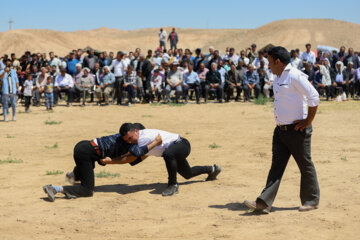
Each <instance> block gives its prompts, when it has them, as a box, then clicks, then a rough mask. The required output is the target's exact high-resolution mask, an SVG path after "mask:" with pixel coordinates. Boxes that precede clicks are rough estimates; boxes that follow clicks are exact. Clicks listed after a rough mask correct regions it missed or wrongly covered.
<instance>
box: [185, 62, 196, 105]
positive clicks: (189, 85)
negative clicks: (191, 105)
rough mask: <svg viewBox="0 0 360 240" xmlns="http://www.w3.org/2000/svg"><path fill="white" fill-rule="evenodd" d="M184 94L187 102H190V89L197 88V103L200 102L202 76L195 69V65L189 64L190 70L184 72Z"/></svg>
mask: <svg viewBox="0 0 360 240" xmlns="http://www.w3.org/2000/svg"><path fill="white" fill-rule="evenodd" d="M183 87H184V96H185V102H186V103H187V102H188V97H189V96H188V92H189V90H190V89H194V90H195V96H196V103H197V104H200V78H199V75H198V74H197V73H196V72H194V71H193V65H192V64H189V65H188V72H186V73H184V82H183Z"/></svg>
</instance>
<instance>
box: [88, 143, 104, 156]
mask: <svg viewBox="0 0 360 240" xmlns="http://www.w3.org/2000/svg"><path fill="white" fill-rule="evenodd" d="M90 144H91V146H93V147H94V149H95V151H96V153H97V155H99V157H101V151H100V148H99V146H98V145H97V144H96V143H95V141H94V140H91V141H90Z"/></svg>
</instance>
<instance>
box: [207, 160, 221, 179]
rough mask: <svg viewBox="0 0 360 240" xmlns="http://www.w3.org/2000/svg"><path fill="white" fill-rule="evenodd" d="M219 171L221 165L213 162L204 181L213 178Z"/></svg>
mask: <svg viewBox="0 0 360 240" xmlns="http://www.w3.org/2000/svg"><path fill="white" fill-rule="evenodd" d="M220 172H221V167H220V166H218V165H216V164H214V166H213V170H212V171H211V173H209V176H208V177H207V178H206V181H212V180H215V179H216V177H217V175H219V173H220Z"/></svg>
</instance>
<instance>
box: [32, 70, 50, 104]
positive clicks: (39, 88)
mask: <svg viewBox="0 0 360 240" xmlns="http://www.w3.org/2000/svg"><path fill="white" fill-rule="evenodd" d="M48 76H50V75H49V74H48V73H47V70H46V68H45V67H42V68H41V73H40V74H39V75H38V76H37V78H36V88H35V104H36V106H40V97H41V94H42V93H43V92H44V86H45V85H46V79H47V78H48Z"/></svg>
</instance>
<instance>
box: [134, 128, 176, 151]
mask: <svg viewBox="0 0 360 240" xmlns="http://www.w3.org/2000/svg"><path fill="white" fill-rule="evenodd" d="M158 134H160V136H161V138H162V144H161V145H160V146H157V147H155V148H153V149H152V150H151V151H150V152H148V153H147V154H146V155H149V156H156V157H161V156H162V154H163V152H164V151H165V149H166V148H168V147H169V146H170V145H171V144H172V143H174V142H175V141H177V140H179V138H180V135H179V134H175V133H170V132H165V131H162V130H158V129H143V130H140V131H139V139H138V145H139V147H142V146H145V145H148V144H150V143H152V142H153V141H154V140H155V138H156V137H157V135H158Z"/></svg>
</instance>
